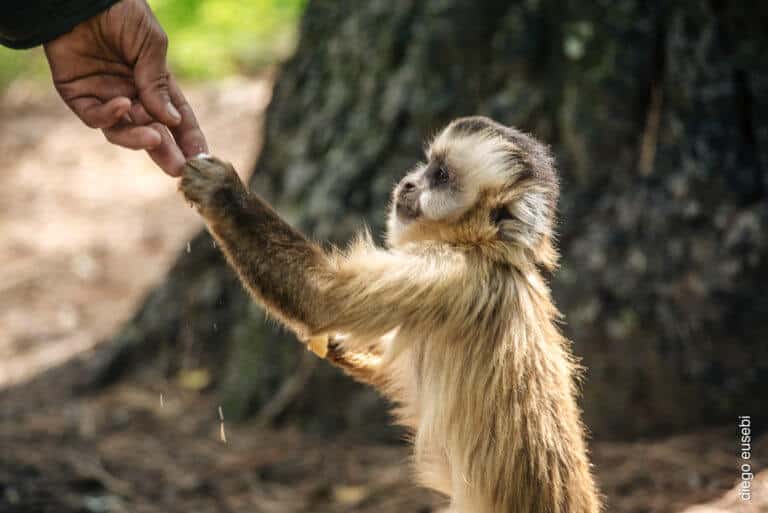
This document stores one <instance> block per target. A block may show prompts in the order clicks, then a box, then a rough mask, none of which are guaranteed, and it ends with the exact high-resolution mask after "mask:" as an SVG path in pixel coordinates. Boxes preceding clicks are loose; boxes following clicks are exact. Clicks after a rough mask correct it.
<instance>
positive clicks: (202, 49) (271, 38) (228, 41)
mask: <svg viewBox="0 0 768 513" xmlns="http://www.w3.org/2000/svg"><path fill="white" fill-rule="evenodd" d="M149 3H150V5H151V6H152V9H153V10H154V11H155V14H156V15H157V17H158V19H159V20H160V23H161V24H162V25H163V28H165V31H166V32H167V33H168V37H169V41H170V44H169V49H168V59H169V61H170V65H171V69H172V70H173V71H174V73H175V74H176V75H178V76H180V77H182V78H187V79H189V78H194V79H208V78H219V77H222V76H226V75H231V74H234V73H249V72H254V71H257V70H258V69H260V68H263V67H264V66H266V65H268V64H271V63H273V62H275V61H276V60H280V59H281V58H284V57H285V56H286V55H288V54H289V53H290V51H291V50H292V49H293V44H294V40H295V35H296V29H297V26H298V18H299V16H300V15H301V12H302V10H303V8H304V4H305V3H306V0H248V1H243V0H149ZM40 77H47V72H46V65H45V61H44V57H43V55H42V52H41V51H40V50H39V49H38V50H33V51H13V50H9V49H7V48H2V47H0V89H1V88H2V87H3V86H5V85H7V84H8V83H9V82H10V81H12V80H14V79H16V78H40Z"/></svg>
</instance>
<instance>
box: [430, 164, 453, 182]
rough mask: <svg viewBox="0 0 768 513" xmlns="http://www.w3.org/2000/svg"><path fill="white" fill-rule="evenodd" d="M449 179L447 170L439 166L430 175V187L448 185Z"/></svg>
mask: <svg viewBox="0 0 768 513" xmlns="http://www.w3.org/2000/svg"><path fill="white" fill-rule="evenodd" d="M450 177H451V175H450V174H449V173H448V170H447V169H445V166H440V167H438V168H437V169H435V172H434V173H433V174H432V185H433V186H439V185H444V184H446V183H448V179H449V178H450Z"/></svg>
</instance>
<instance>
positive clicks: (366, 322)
mask: <svg viewBox="0 0 768 513" xmlns="http://www.w3.org/2000/svg"><path fill="white" fill-rule="evenodd" d="M180 189H181V190H182V192H183V193H184V195H185V196H186V198H187V200H188V201H190V202H191V203H192V204H193V205H194V206H195V207H197V209H198V211H199V212H200V214H201V215H202V216H203V218H204V219H205V222H206V224H207V226H208V229H209V230H210V231H211V233H212V234H213V236H214V237H215V238H216V240H217V241H218V242H219V244H220V246H221V248H222V250H223V251H224V253H225V255H226V256H227V259H228V260H229V262H230V264H231V265H232V266H233V267H234V268H235V270H237V272H238V274H239V275H240V278H241V279H242V281H243V283H244V285H245V286H246V288H248V290H249V291H250V292H251V293H252V294H253V296H254V297H255V298H256V300H257V301H259V302H261V303H263V304H264V306H265V307H266V308H267V309H268V310H269V311H270V313H272V314H273V315H274V316H276V317H277V318H278V319H279V320H281V321H282V322H283V323H285V324H286V325H287V326H288V327H290V328H291V329H293V330H294V331H296V332H297V334H298V335H299V337H300V338H302V339H306V338H307V337H308V336H312V335H319V334H324V333H331V334H332V333H350V334H353V335H356V336H357V337H356V338H361V339H363V340H366V341H370V340H372V338H374V337H378V336H382V335H384V334H386V333H387V332H389V331H391V330H392V329H394V328H396V327H397V326H399V325H401V324H403V323H406V322H408V321H409V320H414V321H415V320H419V319H423V318H425V317H428V316H435V315H439V316H444V315H449V312H447V311H445V310H444V309H443V308H439V307H436V303H437V305H440V301H436V299H435V298H441V297H449V296H446V292H448V291H450V290H456V289H455V287H457V286H458V287H464V286H468V282H466V283H457V282H462V281H464V280H465V277H466V273H465V272H464V269H465V268H466V263H465V262H464V261H463V259H462V258H461V257H460V256H458V255H450V254H442V253H441V254H440V255H438V256H434V255H433V256H424V255H416V254H410V253H409V254H405V253H396V252H392V251H386V250H383V249H380V248H376V247H374V246H373V244H372V243H371V242H370V241H369V240H360V241H358V242H357V243H356V244H354V245H353V246H352V247H351V248H350V249H349V251H347V252H345V253H343V254H342V253H337V252H330V253H326V252H325V251H323V250H322V249H321V248H320V247H319V246H318V245H316V244H314V243H312V242H310V241H308V240H307V239H306V237H304V236H303V235H302V234H301V233H299V232H298V231H297V230H295V229H293V228H292V227H291V226H290V225H288V224H287V223H286V222H285V221H283V220H282V219H281V218H280V217H279V216H278V214H277V213H276V212H275V211H274V210H273V209H272V208H271V207H270V206H269V205H268V204H267V203H266V202H264V201H263V200H262V199H260V198H259V197H258V196H257V195H255V194H251V193H249V192H248V190H247V189H246V187H245V185H243V183H242V182H241V181H240V178H239V177H238V176H237V173H236V172H235V170H234V169H233V168H232V166H231V165H229V164H226V163H224V162H222V161H220V160H218V159H216V158H210V157H206V158H196V159H192V160H190V161H188V162H187V165H186V166H185V169H184V174H183V177H182V180H181V183H180ZM459 290H461V289H459ZM458 303H459V302H458V301H455V300H453V301H451V302H447V301H446V308H447V307H448V305H449V304H452V305H454V306H456V307H461V305H460V304H458Z"/></svg>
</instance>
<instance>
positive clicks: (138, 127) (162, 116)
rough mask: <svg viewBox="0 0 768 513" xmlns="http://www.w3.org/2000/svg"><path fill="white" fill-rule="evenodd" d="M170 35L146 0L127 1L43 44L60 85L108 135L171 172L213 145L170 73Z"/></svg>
mask: <svg viewBox="0 0 768 513" xmlns="http://www.w3.org/2000/svg"><path fill="white" fill-rule="evenodd" d="M167 47H168V38H167V36H166V35H165V32H164V31H163V29H162V27H161V26H160V24H159V23H158V21H157V19H156V18H155V16H154V14H153V13H152V11H151V9H150V8H149V6H148V5H147V3H146V1H145V0H122V1H120V2H118V3H116V4H115V5H113V6H112V7H110V8H109V9H107V10H106V11H103V12H102V13H100V14H98V15H97V16H95V17H93V18H91V19H89V20H87V21H84V22H82V23H80V24H79V25H77V26H76V27H75V28H74V29H73V30H72V31H71V32H69V33H67V34H64V35H62V36H61V37H59V38H57V39H54V40H53V41H51V42H49V43H47V44H46V45H45V55H46V57H47V58H48V63H49V65H50V67H51V74H52V77H53V82H54V85H55V86H56V90H57V91H58V92H59V94H60V95H61V97H62V99H63V100H64V101H65V102H66V104H67V105H68V106H69V108H70V109H72V111H73V112H74V113H75V114H76V115H77V116H78V117H79V118H80V119H81V120H82V121H83V122H84V123H85V124H86V125H88V126H90V127H92V128H100V129H101V130H102V131H103V132H104V135H105V137H106V138H107V140H108V141H110V142H112V143H114V144H117V145H120V146H124V147H126V148H131V149H137V150H147V152H148V153H149V155H150V157H152V160H154V161H155V163H156V164H157V165H158V166H160V167H161V168H162V169H163V170H164V171H165V172H166V173H168V174H169V175H171V176H179V175H180V174H181V171H182V167H183V166H184V163H185V162H186V160H187V158H188V157H192V156H194V155H197V154H199V153H204V152H207V151H208V146H207V143H206V141H205V137H204V136H203V133H202V131H201V130H200V127H199V126H198V124H197V120H196V119H195V114H194V112H193V111H192V107H190V105H189V103H187V100H186V99H185V98H184V95H183V94H182V92H181V89H179V86H178V85H177V84H176V81H175V80H174V79H173V77H172V76H171V74H170V73H169V72H168V69H167V66H166V61H165V56H166V50H167Z"/></svg>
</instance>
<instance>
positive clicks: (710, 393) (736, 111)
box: [96, 0, 768, 436]
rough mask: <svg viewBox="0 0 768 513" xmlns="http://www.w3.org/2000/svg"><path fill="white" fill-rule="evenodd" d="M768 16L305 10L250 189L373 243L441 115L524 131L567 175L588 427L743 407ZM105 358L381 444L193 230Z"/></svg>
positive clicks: (763, 249)
mask: <svg viewBox="0 0 768 513" xmlns="http://www.w3.org/2000/svg"><path fill="white" fill-rule="evenodd" d="M740 9H743V11H742V10H740ZM750 9H763V10H765V8H764V7H757V4H755V5H754V6H753V7H750ZM763 14H765V13H763ZM761 19H764V17H763V16H760V15H758V13H754V12H747V7H746V6H744V7H743V8H740V7H739V3H726V2H718V1H713V2H710V3H702V2H679V3H674V4H670V3H666V2H659V3H658V5H655V4H653V3H651V4H648V3H646V2H638V1H618V2H593V1H586V0H575V1H572V2H568V3H567V4H562V3H561V2H554V1H550V0H543V1H533V2H510V1H509V0H496V1H493V0H485V1H482V2H480V1H478V0H419V1H416V0H388V1H371V2H359V1H353V0H348V1H337V0H334V1H322V0H318V1H310V2H309V5H308V6H307V10H306V13H305V16H304V18H303V21H302V26H301V38H300V44H299V48H298V51H297V52H296V55H295V56H294V57H293V58H292V59H291V60H290V61H289V62H288V63H286V65H285V66H284V68H283V70H282V73H281V76H280V78H279V80H278V82H277V86H276V91H275V95H274V99H273V101H272V104H271V106H270V108H269V112H268V117H267V127H266V140H265V144H264V152H263V154H262V156H261V158H260V160H259V163H258V165H257V168H256V172H255V174H254V176H253V178H252V180H251V187H252V188H253V189H254V190H256V191H258V192H259V193H260V194H262V195H263V196H265V197H266V198H267V199H269V200H271V201H273V202H274V203H275V204H276V205H277V208H278V210H279V211H280V212H281V213H282V214H284V215H285V216H286V218H288V219H289V220H290V221H291V222H292V223H294V224H295V225H297V226H300V227H301V228H302V229H304V230H305V231H306V232H307V233H308V234H310V235H311V236H312V237H314V238H316V239H322V240H329V241H332V242H334V243H343V242H344V241H346V240H348V239H349V237H350V236H351V235H352V234H353V233H354V232H355V231H356V230H358V229H360V228H361V227H362V226H363V223H364V222H365V223H368V224H369V225H370V226H371V227H372V229H373V231H374V233H376V234H379V235H380V234H381V231H382V224H383V220H384V214H385V206H386V203H387V200H388V193H389V190H390V188H391V186H392V184H393V183H394V182H395V181H396V180H397V179H398V178H399V177H400V176H402V175H403V174H404V172H405V171H406V170H408V169H409V167H410V166H412V165H413V164H414V162H416V161H417V160H418V159H419V158H420V157H421V155H420V152H421V148H422V143H423V140H424V138H425V137H428V136H429V135H430V134H433V133H435V131H436V130H437V129H438V128H439V127H441V126H442V125H443V124H444V123H446V122H447V121H448V120H450V119H451V118H453V117H456V116H460V115H468V114H485V115H488V116H491V117H493V118H494V119H496V120H498V121H501V122H502V123H505V124H509V125H515V126H518V127H521V128H523V129H525V130H527V131H530V132H532V133H534V134H535V135H536V136H537V137H539V138H540V139H542V140H544V141H547V142H549V143H550V144H552V146H553V149H554V151H555V154H556V155H557V158H558V162H559V169H560V172H561V175H562V181H563V187H562V190H563V197H562V200H561V205H560V207H561V208H560V210H561V213H562V223H561V226H560V231H561V237H560V248H561V251H562V253H563V261H562V268H561V269H560V271H559V272H558V273H556V274H555V275H554V277H553V286H554V290H555V293H556V299H557V302H558V304H559V305H560V307H561V308H562V310H563V311H564V313H565V315H566V321H567V322H566V324H565V325H564V329H565V331H566V332H567V333H568V335H569V336H570V337H572V338H573V339H574V341H575V350H576V352H577V353H578V354H579V355H581V356H583V361H584V363H585V365H586V366H587V367H588V368H589V371H588V374H587V380H586V384H585V386H584V401H583V405H584V408H585V410H586V415H587V423H588V425H589V426H590V427H591V428H592V430H593V431H594V432H595V433H596V434H597V435H609V436H616V435H628V434H640V433H644V434H647V433H652V432H659V431H669V430H674V429H680V428H683V427H686V426H690V425H691V424H693V423H714V422H720V421H725V420H732V419H733V418H735V417H734V416H735V415H738V414H741V415H744V414H752V415H754V416H757V415H759V414H761V409H760V401H761V400H762V398H761V397H759V395H760V394H759V392H758V385H759V383H760V382H761V380H762V382H763V383H764V382H765V378H766V376H767V375H768V372H767V371H768V344H766V343H765V340H764V339H763V338H761V337H764V336H765V335H766V331H767V330H766V325H767V324H766V323H768V321H766V319H768V294H766V292H765V290H764V287H765V284H766V283H768V281H767V280H768V272H766V270H767V266H766V255H767V254H768V236H767V235H766V234H767V233H768V201H767V200H768V198H767V194H766V186H767V185H768V179H767V177H766V175H767V173H768V171H767V170H768V123H767V122H768V103H767V101H766V99H767V98H768V60H766V59H765V55H766V50H768V36H767V35H766V33H765V31H764V27H762V26H761V25H760V20H761ZM221 157H223V158H226V155H221ZM108 347H109V354H108V355H106V356H105V358H104V360H103V362H106V364H104V365H102V367H101V373H100V374H98V377H99V379H97V380H96V383H104V382H106V381H108V380H111V379H116V378H117V377H118V376H119V374H120V371H123V370H126V369H130V368H132V367H135V365H136V363H138V362H141V363H142V365H143V366H146V364H147V362H149V361H155V362H160V364H161V365H162V367H163V369H164V371H165V372H168V373H173V372H174V371H175V370H177V369H178V368H179V367H180V366H193V367H195V366H203V367H208V368H210V369H212V371H213V373H214V375H215V376H216V377H217V378H218V381H217V382H218V384H219V387H220V392H221V393H222V394H223V395H224V397H225V405H226V407H227V408H228V410H229V411H230V412H232V413H233V414H237V415H239V416H244V415H247V414H249V413H252V412H254V411H257V410H258V409H259V408H261V407H262V406H264V405H265V404H269V405H270V406H269V408H271V409H270V413H269V414H268V415H267V416H268V417H269V418H270V419H272V418H281V417H289V418H291V419H298V420H299V421H301V422H303V423H304V424H305V425H308V426H310V427H315V428H318V429H338V428H341V427H356V428H360V427H363V426H364V427H365V428H367V429H369V430H371V431H372V432H374V433H375V434H385V433H386V430H385V429H384V428H383V427H382V426H383V425H385V424H386V422H385V419H386V413H385V412H384V406H383V404H382V403H381V402H380V400H378V399H377V398H375V396H373V394H372V392H370V391H368V390H365V389H363V388H361V387H359V386H357V385H355V384H353V383H351V382H350V381H349V380H348V379H346V378H344V377H343V376H341V375H340V374H339V373H338V372H336V371H335V370H334V369H331V368H330V366H328V365H326V364H324V363H318V364H317V365H313V362H314V361H313V360H312V359H309V358H304V357H302V356H301V355H302V354H304V353H305V351H304V349H303V348H302V347H301V346H300V345H299V344H297V343H295V342H293V341H292V337H291V336H290V335H288V334H285V333H283V332H281V331H280V330H279V329H277V328H276V327H275V326H274V325H273V324H269V323H265V322H264V320H263V316H262V313H261V311H260V310H259V308H258V307H256V306H254V305H253V304H252V303H251V302H250V301H249V300H248V299H247V297H246V295H245V294H244V293H243V291H242V289H241V287H240V285H239V284H238V283H237V282H236V279H235V277H234V275H233V273H232V272H231V271H230V270H229V269H228V268H227V267H226V265H225V263H224V261H223V259H222V258H221V257H220V256H219V252H218V250H217V249H216V248H215V247H213V245H212V243H211V239H210V237H209V236H208V235H207V234H205V233H203V234H200V235H199V236H198V237H196V238H195V240H194V241H193V243H192V251H191V252H189V253H182V254H181V255H180V256H179V259H178V262H177V263H176V265H175V266H174V268H173V269H172V270H171V272H170V273H169V275H168V278H167V280H166V282H165V284H163V285H162V286H161V287H159V288H158V289H157V290H155V291H154V292H153V293H152V294H151V295H150V297H149V299H148V300H147V302H146V303H145V305H144V307H143V308H141V309H140V310H139V312H138V313H137V314H136V316H135V317H134V319H133V320H132V321H130V322H129V323H128V324H127V325H126V326H125V328H124V329H123V330H122V332H121V333H120V334H118V335H117V336H116V337H115V339H114V340H113V341H112V342H111V343H110V345H109V346H108ZM290 376H293V378H294V379H293V381H292V382H291V386H289V387H287V388H286V387H285V386H284V383H285V380H286V378H288V377H290ZM302 385H303V386H302ZM281 386H282V387H283V389H282V392H280V394H281V395H280V399H279V401H278V403H277V404H276V403H275V402H274V399H273V398H274V396H275V394H278V391H280V390H281ZM291 390H302V392H301V393H300V394H298V395H296V397H293V394H291V393H290V392H291Z"/></svg>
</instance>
